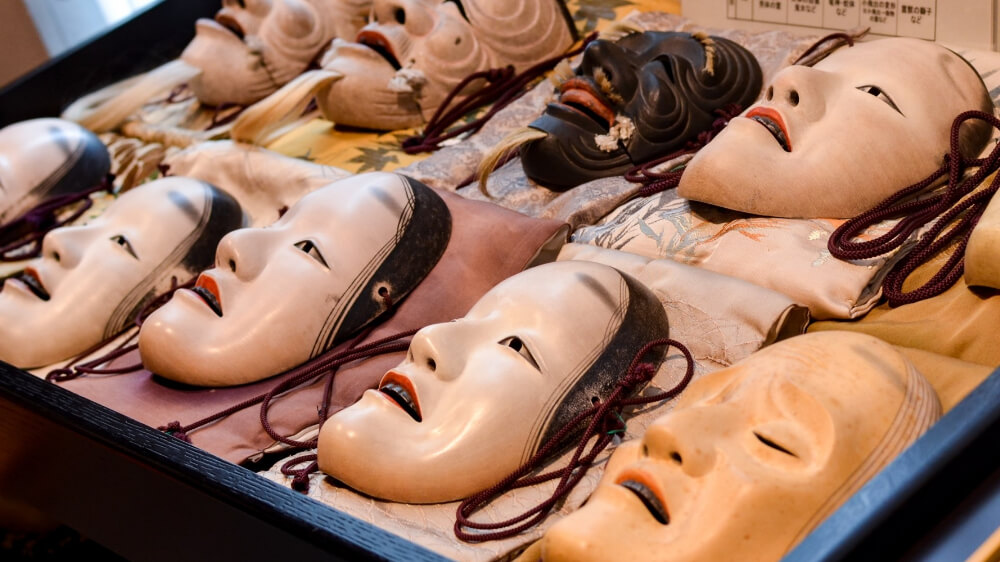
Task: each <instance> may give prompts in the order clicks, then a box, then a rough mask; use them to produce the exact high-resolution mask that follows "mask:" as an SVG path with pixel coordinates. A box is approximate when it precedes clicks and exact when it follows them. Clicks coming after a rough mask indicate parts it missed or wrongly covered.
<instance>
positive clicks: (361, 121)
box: [316, 0, 573, 130]
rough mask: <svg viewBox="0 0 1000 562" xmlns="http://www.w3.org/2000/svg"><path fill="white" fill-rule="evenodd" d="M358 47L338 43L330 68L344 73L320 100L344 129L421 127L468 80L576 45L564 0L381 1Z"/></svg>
mask: <svg viewBox="0 0 1000 562" xmlns="http://www.w3.org/2000/svg"><path fill="white" fill-rule="evenodd" d="M374 15H375V19H374V21H373V22H372V23H370V24H368V25H367V26H365V27H364V29H362V30H361V32H360V33H359V34H358V35H357V38H356V40H355V41H356V42H354V43H348V42H347V41H342V40H338V41H335V42H334V44H333V48H332V49H331V50H330V52H328V53H327V54H326V56H324V58H323V68H324V69H325V70H331V71H335V72H338V73H341V74H343V77H342V78H340V79H338V80H336V81H335V82H333V83H332V85H330V86H329V87H328V88H326V89H324V90H321V91H320V92H319V93H318V94H317V96H316V99H317V101H318V102H319V106H320V109H321V110H322V111H323V115H324V116H325V117H326V118H327V119H329V120H331V121H333V122H335V123H337V124H340V125H348V126H355V127H364V128H371V129H389V130H392V129H402V128H407V127H415V126H418V125H421V124H423V123H424V122H425V121H427V120H429V119H431V117H432V116H433V115H434V112H435V111H437V109H438V107H439V106H440V105H441V103H442V102H443V101H444V99H445V97H446V96H447V95H448V93H449V92H450V91H451V90H452V89H453V88H455V87H456V86H457V85H458V84H459V82H461V81H462V80H463V79H464V78H465V77H466V76H469V75H470V74H472V73H474V72H478V71H482V70H487V69H490V68H501V67H504V66H506V65H508V64H510V65H513V66H514V67H515V68H516V69H517V70H518V71H520V70H524V69H525V68H527V67H529V66H531V65H533V64H535V63H538V62H541V61H542V60H544V59H547V58H549V57H553V56H556V55H558V54H560V53H562V52H563V51H565V50H566V49H567V48H569V46H570V45H571V44H572V43H573V37H572V35H571V33H570V24H569V23H568V22H567V20H566V18H565V16H564V13H563V8H562V6H561V5H560V3H559V1H558V0H460V1H459V0H445V1H441V0H375V2H374Z"/></svg>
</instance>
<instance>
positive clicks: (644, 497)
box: [618, 479, 670, 525]
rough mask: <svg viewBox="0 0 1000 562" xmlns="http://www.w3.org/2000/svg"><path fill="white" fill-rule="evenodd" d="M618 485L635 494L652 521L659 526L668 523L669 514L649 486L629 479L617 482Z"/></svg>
mask: <svg viewBox="0 0 1000 562" xmlns="http://www.w3.org/2000/svg"><path fill="white" fill-rule="evenodd" d="M618 485H619V486H621V487H623V488H625V489H626V490H628V491H630V492H632V493H633V494H635V495H636V497H638V498H639V501H641V502H642V505H644V506H646V509H647V510H649V514H650V515H652V516H653V519H656V520H657V521H658V522H659V523H660V524H661V525H667V524H669V523H670V514H669V513H668V512H667V508H666V506H664V505H663V501H661V500H660V498H659V496H657V495H656V493H655V492H653V490H652V489H650V488H649V486H646V485H645V484H643V483H642V482H639V481H637V480H631V479H629V480H624V481H622V482H619V483H618Z"/></svg>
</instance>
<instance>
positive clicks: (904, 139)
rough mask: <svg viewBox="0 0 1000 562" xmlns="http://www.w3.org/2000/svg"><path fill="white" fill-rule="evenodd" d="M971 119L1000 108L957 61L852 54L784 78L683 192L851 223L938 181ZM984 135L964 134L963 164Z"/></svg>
mask: <svg viewBox="0 0 1000 562" xmlns="http://www.w3.org/2000/svg"><path fill="white" fill-rule="evenodd" d="M967 110H981V111H986V112H988V113H992V111H993V103H992V101H990V98H989V94H988V92H987V91H986V87H985V86H984V85H983V81H982V79H981V78H980V77H979V75H978V74H977V73H976V71H975V70H974V69H973V68H972V66H970V65H969V63H967V62H966V61H965V60H964V59H962V58H961V57H960V56H958V55H956V54H955V53H953V52H951V51H950V50H948V49H946V48H944V47H942V46H940V45H937V44H935V43H932V42H929V41H923V40H920V39H908V38H894V39H881V40H877V41H871V42H867V43H859V44H856V45H855V46H853V47H844V48H841V49H840V50H838V51H836V52H834V53H833V54H831V55H830V56H828V57H827V58H825V59H823V60H822V61H820V62H818V63H816V64H815V65H814V66H812V67H807V66H801V65H796V66H791V67H788V68H786V69H784V70H782V71H781V72H779V73H778V75H777V76H776V77H775V78H774V81H773V82H772V83H771V84H770V85H769V86H768V87H767V89H766V90H765V94H764V98H763V100H762V101H761V102H760V103H758V104H757V105H755V106H753V107H751V108H750V110H749V111H747V112H746V113H744V114H743V115H742V117H741V118H736V119H733V120H732V121H730V122H729V125H728V126H727V127H726V128H725V130H723V131H722V133H721V134H719V135H718V136H717V137H716V138H715V139H714V140H713V141H712V142H711V143H709V144H708V146H706V147H705V148H704V149H702V150H701V151H700V152H699V153H698V154H697V155H696V156H695V157H694V159H692V160H691V162H689V163H688V165H687V169H686V170H685V172H684V175H683V176H682V178H681V180H680V185H679V186H678V191H677V193H678V194H679V195H681V196H683V197H686V198H688V199H693V200H695V201H702V202H705V203H711V204H713V205H718V206H720V207H725V208H727V209H733V210H736V211H743V212H747V213H754V214H758V215H766V216H774V217H788V218H848V217H852V216H855V215H858V214H860V213H863V212H865V211H867V210H868V209H871V208H872V207H874V206H875V205H877V204H878V203H879V202H881V201H882V200H884V199H885V198H887V197H889V196H890V195H892V194H894V193H896V192H897V191H899V190H901V189H903V188H905V187H907V186H909V185H911V184H914V183H916V182H919V181H920V180H923V179H924V178H926V177H927V176H929V175H930V174H931V173H932V172H934V171H935V170H937V169H938V168H939V167H940V166H941V164H942V163H943V161H944V155H945V154H947V153H948V151H949V146H950V142H949V141H950V138H951V125H952V121H954V119H955V117H957V116H958V114H959V113H962V112H963V111H967ZM977 127H979V128H977ZM988 129H989V127H988V126H987V125H986V124H985V123H984V122H981V121H976V122H975V125H972V124H970V125H969V126H968V127H966V126H963V130H962V132H961V136H962V144H963V149H964V150H963V152H965V153H966V156H967V157H975V156H977V155H978V152H979V151H980V150H981V149H982V148H983V146H984V145H985V143H986V141H987V140H988V139H989V131H988Z"/></svg>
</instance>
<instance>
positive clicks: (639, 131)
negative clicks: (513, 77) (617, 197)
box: [521, 31, 762, 190]
mask: <svg viewBox="0 0 1000 562" xmlns="http://www.w3.org/2000/svg"><path fill="white" fill-rule="evenodd" d="M761 83H762V77H761V70H760V65H759V64H758V63H757V60H756V59H755V58H754V57H753V55H752V54H750V52H749V51H747V50H746V49H744V48H743V47H741V46H739V45H737V44H736V43H734V42H732V41H730V40H728V39H723V38H720V37H709V36H707V35H703V34H693V35H692V34H690V33H682V32H661V31H647V32H643V33H632V34H630V35H626V36H625V37H623V38H621V39H619V40H617V41H607V40H598V41H594V42H593V43H591V44H590V45H589V46H588V47H587V49H586V50H585V51H584V53H583V61H582V63H581V64H580V67H579V68H578V69H577V70H576V75H575V76H574V77H573V78H570V79H569V80H566V81H564V82H563V83H562V84H561V85H560V87H559V91H560V93H559V100H558V101H557V102H554V103H551V104H549V106H548V108H546V110H545V113H544V114H542V116H541V117H539V118H538V119H536V120H535V121H534V122H532V123H531V125H530V127H531V128H534V129H538V130H540V131H543V132H545V133H547V136H546V137H545V138H543V139H540V140H536V141H533V142H531V143H529V144H526V145H525V146H523V147H522V149H521V158H522V164H523V166H524V171H525V173H526V174H527V175H528V177H530V178H531V179H533V180H535V181H537V182H539V183H541V184H543V185H546V186H548V187H550V188H553V189H558V190H564V189H569V188H571V187H575V186H577V185H580V184H582V183H585V182H587V181H590V180H594V179H597V178H602V177H608V176H613V175H618V174H622V173H624V172H625V171H626V170H628V169H629V168H631V167H632V166H634V165H636V164H641V163H643V162H646V161H649V160H651V159H653V158H655V157H657V156H662V155H665V154H669V153H670V152H673V151H675V150H677V149H679V148H682V147H683V146H684V145H685V144H686V143H687V142H688V141H691V140H694V139H695V138H696V137H697V135H698V134H699V133H701V132H702V131H705V130H708V129H710V128H711V126H712V123H713V121H714V120H715V119H716V115H715V114H714V112H715V110H717V109H721V108H723V107H725V106H727V105H729V104H737V105H739V106H740V107H746V106H748V105H750V103H752V102H753V101H754V100H755V99H756V98H757V95H758V94H759V92H760V88H761Z"/></svg>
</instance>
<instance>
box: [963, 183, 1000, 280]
mask: <svg viewBox="0 0 1000 562" xmlns="http://www.w3.org/2000/svg"><path fill="white" fill-rule="evenodd" d="M995 179H996V174H993V175H992V176H990V177H988V178H986V182H985V183H987V184H988V183H990V182H993V181H994V180H995ZM965 283H966V284H967V285H969V286H971V287H990V288H993V289H1000V197H996V196H994V197H993V199H992V200H990V204H989V205H988V206H987V207H986V211H985V212H984V213H983V216H982V217H981V218H980V219H979V223H978V224H976V228H974V229H973V230H972V235H971V236H970V237H969V245H968V246H966V248H965Z"/></svg>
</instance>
